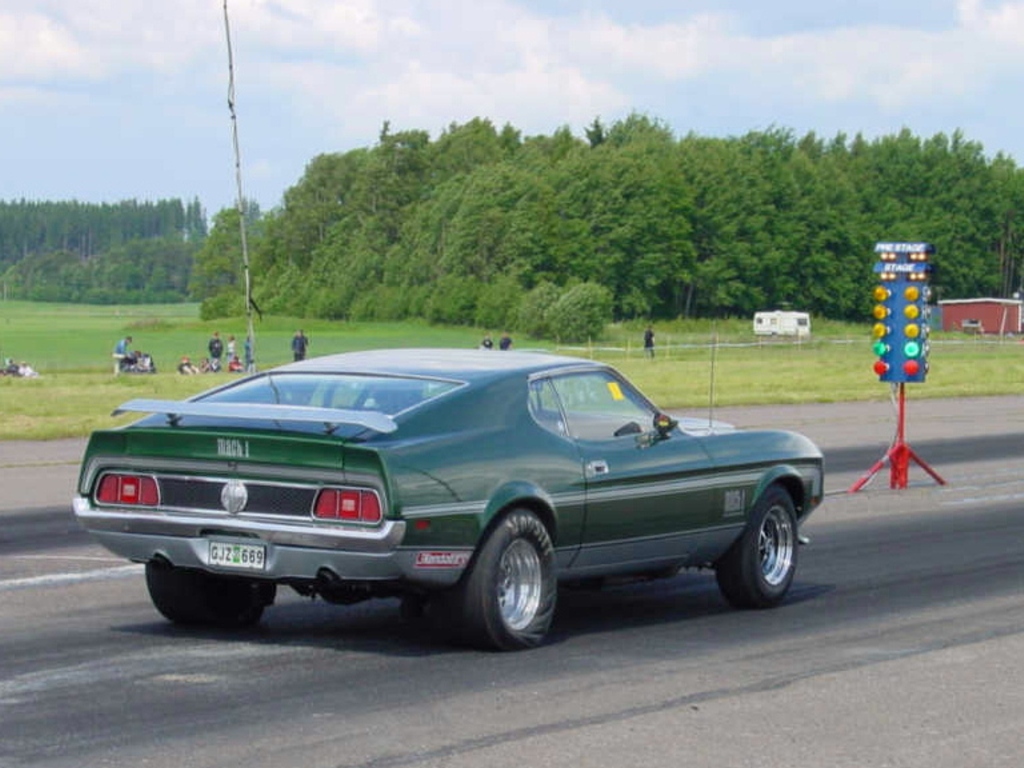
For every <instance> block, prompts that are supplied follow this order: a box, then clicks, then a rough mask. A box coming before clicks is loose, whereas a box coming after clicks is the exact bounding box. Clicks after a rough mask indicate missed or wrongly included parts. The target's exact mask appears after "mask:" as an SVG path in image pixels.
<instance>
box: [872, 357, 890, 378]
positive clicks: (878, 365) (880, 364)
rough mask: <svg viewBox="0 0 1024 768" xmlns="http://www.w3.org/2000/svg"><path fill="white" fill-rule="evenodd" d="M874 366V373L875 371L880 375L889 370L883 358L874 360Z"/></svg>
mask: <svg viewBox="0 0 1024 768" xmlns="http://www.w3.org/2000/svg"><path fill="white" fill-rule="evenodd" d="M874 368H875V373H877V374H878V375H879V376H882V375H884V374H885V373H887V372H888V371H889V364H888V363H887V362H885V361H884V360H876V361H875V365H874Z"/></svg>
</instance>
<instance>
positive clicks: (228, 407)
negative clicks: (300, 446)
mask: <svg viewBox="0 0 1024 768" xmlns="http://www.w3.org/2000/svg"><path fill="white" fill-rule="evenodd" d="M122 413H163V414H166V415H167V420H168V421H169V422H170V423H171V424H172V425H175V426H176V425H177V424H178V422H179V421H181V417H182V416H206V417H209V418H215V419H238V420H240V421H252V420H256V419H266V420H269V421H292V422H312V423H320V424H323V425H324V429H326V430H327V432H329V433H330V432H333V431H334V430H336V429H337V428H338V427H340V426H341V425H343V424H348V425H353V426H357V427H364V428H366V429H372V430H373V431H375V432H381V433H384V434H387V433H389V432H394V431H395V430H396V429H398V425H397V424H395V421H394V419H392V418H391V417H390V416H388V415H387V414H385V413H381V412H380V411H350V410H343V409H340V408H316V407H312V406H302V405H275V404H272V403H221V402H203V401H192V400H149V399H138V400H129V401H128V402H127V403H123V404H122V405H119V406H118V407H117V408H116V409H114V411H113V413H111V416H119V415H121V414H122Z"/></svg>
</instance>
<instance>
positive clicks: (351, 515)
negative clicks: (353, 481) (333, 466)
mask: <svg viewBox="0 0 1024 768" xmlns="http://www.w3.org/2000/svg"><path fill="white" fill-rule="evenodd" d="M313 517H315V518H317V519H318V520H346V521H350V522H357V523H379V522H380V521H381V509H380V499H378V498H377V494H376V493H374V492H373V491H361V490H355V489H353V488H324V489H322V490H321V491H320V493H319V494H318V495H317V497H316V504H315V505H314V506H313Z"/></svg>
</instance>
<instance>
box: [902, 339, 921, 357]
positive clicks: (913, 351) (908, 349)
mask: <svg viewBox="0 0 1024 768" xmlns="http://www.w3.org/2000/svg"><path fill="white" fill-rule="evenodd" d="M903 354H904V355H905V356H906V357H918V356H920V354H921V345H920V344H919V343H918V342H916V341H908V342H907V343H906V344H904V345H903Z"/></svg>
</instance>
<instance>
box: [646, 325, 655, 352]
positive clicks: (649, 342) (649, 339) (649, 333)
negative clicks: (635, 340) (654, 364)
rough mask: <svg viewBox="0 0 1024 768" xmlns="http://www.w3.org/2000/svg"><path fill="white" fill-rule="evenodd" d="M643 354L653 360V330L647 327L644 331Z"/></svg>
mask: <svg viewBox="0 0 1024 768" xmlns="http://www.w3.org/2000/svg"><path fill="white" fill-rule="evenodd" d="M644 354H645V355H646V356H647V357H649V358H651V359H654V329H653V328H651V326H649V325H648V326H647V330H646V331H644Z"/></svg>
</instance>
